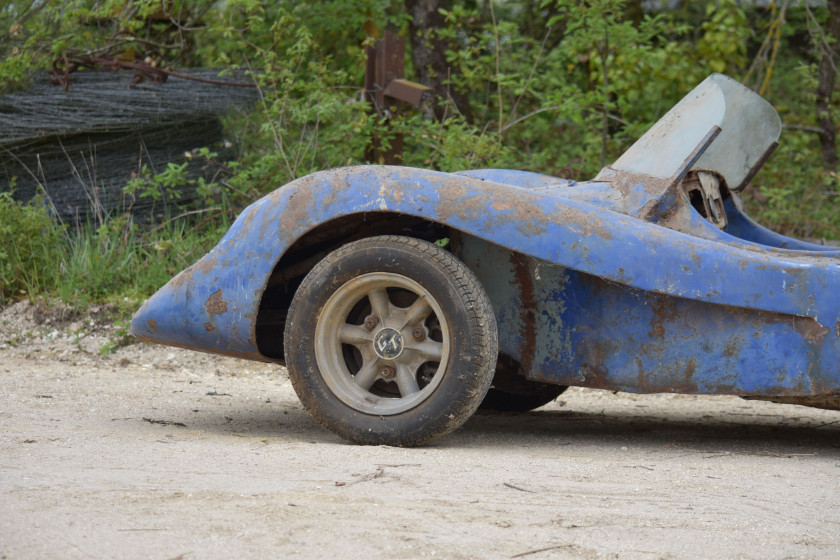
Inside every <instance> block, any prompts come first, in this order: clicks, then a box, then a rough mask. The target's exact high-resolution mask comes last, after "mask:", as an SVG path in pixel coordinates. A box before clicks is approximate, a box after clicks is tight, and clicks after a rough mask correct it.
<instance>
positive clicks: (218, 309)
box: [204, 289, 228, 315]
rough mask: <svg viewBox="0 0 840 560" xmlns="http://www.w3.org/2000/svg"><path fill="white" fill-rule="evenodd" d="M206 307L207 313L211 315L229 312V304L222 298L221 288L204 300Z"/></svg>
mask: <svg viewBox="0 0 840 560" xmlns="http://www.w3.org/2000/svg"><path fill="white" fill-rule="evenodd" d="M204 309H206V310H207V313H209V314H210V315H221V314H223V313H227V310H228V304H227V302H226V301H225V300H224V299H222V290H221V289H218V290H216V291H215V292H213V293H212V294H210V297H209V298H207V301H205V302H204Z"/></svg>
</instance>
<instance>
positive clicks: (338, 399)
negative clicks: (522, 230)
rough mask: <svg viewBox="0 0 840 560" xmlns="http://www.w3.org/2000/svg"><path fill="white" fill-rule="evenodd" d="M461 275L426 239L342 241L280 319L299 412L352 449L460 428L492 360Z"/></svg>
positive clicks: (482, 311) (477, 292)
mask: <svg viewBox="0 0 840 560" xmlns="http://www.w3.org/2000/svg"><path fill="white" fill-rule="evenodd" d="M497 347H498V342H497V332H496V323H495V318H494V315H493V309H492V307H491V305H490V302H489V300H488V298H487V295H486V294H485V292H484V290H483V288H482V287H481V285H480V284H479V282H478V280H477V279H476V278H475V276H474V275H473V274H472V272H471V271H470V270H469V269H468V268H467V267H466V266H465V265H464V264H463V263H461V262H460V261H459V260H458V259H456V258H455V257H454V256H453V255H452V254H450V253H448V252H447V251H444V250H443V249H441V248H440V247H437V246H436V245H434V244H431V243H428V242H426V241H422V240H418V239H413V238H409V237H399V236H381V237H373V238H368V239H362V240H359V241H355V242H353V243H349V244H347V245H345V246H343V247H341V248H340V249H337V250H336V251H334V252H333V253H331V254H329V255H328V256H327V257H325V258H324V259H323V260H322V261H321V262H320V263H318V264H317V265H316V266H315V268H313V269H312V271H311V272H310V273H309V274H308V275H307V276H306V278H305V279H304V280H303V282H302V284H301V286H300V288H298V291H297V293H296V294H295V296H294V299H293V301H292V304H291V307H290V308H289V314H288V317H287V320H286V332H285V348H286V366H287V368H288V370H289V377H290V379H291V381H292V385H293V386H294V388H295V391H296V392H297V394H298V396H299V397H300V400H301V402H302V403H303V405H304V406H305V407H306V409H307V410H308V411H309V412H310V413H311V414H312V415H313V416H314V417H315V418H316V419H317V420H318V421H319V422H320V423H321V424H323V425H324V426H326V427H327V428H328V429H330V430H332V431H333V432H335V433H337V434H339V435H340V436H342V437H344V438H346V439H349V440H351V441H354V442H357V443H364V444H388V445H420V444H422V443H425V442H426V441H428V440H430V439H431V438H434V437H437V436H440V435H443V434H446V433H448V432H450V431H452V430H454V429H455V428H457V427H459V426H460V425H461V424H463V423H464V422H465V421H466V420H467V418H469V417H470V416H471V415H472V413H473V412H475V410H476V408H478V405H479V404H480V403H481V401H482V399H483V398H484V396H485V394H486V393H487V390H488V388H489V386H490V383H491V381H492V379H493V372H494V369H495V360H496V354H497Z"/></svg>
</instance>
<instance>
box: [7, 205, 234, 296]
mask: <svg viewBox="0 0 840 560" xmlns="http://www.w3.org/2000/svg"><path fill="white" fill-rule="evenodd" d="M227 226H228V224H227V222H226V220H225V219H224V217H221V218H220V219H217V220H216V221H213V222H205V223H203V224H202V225H201V226H200V227H195V225H194V224H193V223H192V222H191V221H190V219H189V216H185V217H182V218H176V219H172V220H169V221H166V222H164V224H162V225H160V226H158V227H145V228H141V227H140V226H138V225H137V224H136V223H135V222H134V220H133V219H132V218H131V216H130V215H128V214H126V215H121V216H116V217H106V218H103V219H101V220H100V223H99V224H98V225H97V224H94V223H90V222H89V223H87V224H86V225H83V226H81V227H80V228H78V229H70V228H67V227H66V226H64V225H62V224H60V223H58V222H57V221H56V220H55V219H54V218H53V217H52V215H51V214H50V211H49V210H48V209H47V207H46V206H45V204H44V201H43V200H42V199H39V198H36V199H33V200H32V201H29V202H26V203H24V202H19V201H16V200H14V199H13V198H12V197H11V195H10V194H9V193H0V306H2V305H5V304H8V303H10V302H12V301H17V300H20V299H23V298H28V299H30V300H34V299H37V298H47V299H50V298H57V299H60V300H61V301H64V302H65V303H68V304H70V305H74V306H79V307H82V308H85V307H88V306H90V305H91V304H96V303H111V304H114V305H115V306H116V307H117V308H118V309H123V310H124V311H125V312H126V313H128V312H129V310H130V309H133V308H134V307H136V305H137V304H138V303H139V302H140V301H141V300H143V299H144V298H146V297H148V296H149V295H151V294H152V293H153V292H154V291H155V290H157V289H158V288H159V287H160V286H162V285H163V284H164V283H165V282H166V281H167V280H169V279H170V278H171V277H172V276H174V275H175V274H177V273H178V272H179V271H180V270H182V269H184V268H185V267H187V266H188V265H189V264H191V263H192V262H194V261H196V260H197V259H198V258H199V257H200V256H201V255H203V254H204V253H206V252H207V251H208V250H209V249H210V248H211V247H212V246H213V245H214V244H215V243H216V241H217V240H218V239H219V238H220V237H221V235H222V233H223V231H224V230H226V229H227Z"/></svg>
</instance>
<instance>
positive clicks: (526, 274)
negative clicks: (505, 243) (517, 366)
mask: <svg viewBox="0 0 840 560" xmlns="http://www.w3.org/2000/svg"><path fill="white" fill-rule="evenodd" d="M510 262H511V264H512V265H513V273H514V276H515V278H516V284H518V286H519V290H520V293H521V298H520V302H521V303H522V308H521V309H520V311H519V321H520V326H519V336H520V338H521V339H522V342H521V343H520V348H519V355H520V363H521V364H522V371H524V372H530V371H531V366H532V365H533V363H534V355H535V354H536V351H537V318H536V315H535V313H536V310H537V300H536V296H535V295H534V282H533V281H532V280H531V271H530V270H529V269H528V259H526V258H525V257H524V256H522V255H521V254H519V253H513V252H512V253H511V254H510Z"/></svg>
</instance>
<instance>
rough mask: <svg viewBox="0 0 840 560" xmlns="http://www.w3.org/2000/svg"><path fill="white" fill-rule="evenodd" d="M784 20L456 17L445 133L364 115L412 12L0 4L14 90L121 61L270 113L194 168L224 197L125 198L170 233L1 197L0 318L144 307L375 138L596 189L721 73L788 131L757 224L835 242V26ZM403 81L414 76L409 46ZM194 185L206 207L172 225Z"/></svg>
mask: <svg viewBox="0 0 840 560" xmlns="http://www.w3.org/2000/svg"><path fill="white" fill-rule="evenodd" d="M661 4H663V5H664V4H667V3H661ZM777 4H778V3H771V4H770V5H769V6H768V7H767V8H763V7H760V6H757V5H754V4H750V3H744V2H740V1H738V0H707V1H705V2H681V3H679V5H678V7H677V8H674V9H670V8H661V9H659V10H652V9H648V10H647V11H645V10H642V9H640V8H639V6H640V3H639V2H628V1H622V0H619V1H613V0H511V1H505V2H500V1H498V0H495V1H491V2H455V1H453V2H446V3H442V4H441V5H445V6H446V9H445V10H442V11H441V14H442V15H443V16H444V18H445V23H444V26H443V28H439V29H435V30H429V31H428V33H429V36H431V35H432V34H435V35H436V36H438V37H441V38H443V39H446V40H447V41H448V44H449V45H451V48H450V49H449V50H448V51H447V52H446V58H447V61H448V63H449V65H450V73H449V75H448V76H446V84H447V86H448V87H450V88H451V89H452V91H457V92H461V93H464V95H463V96H459V99H463V101H459V102H461V103H463V105H462V106H461V107H456V106H455V105H454V103H452V102H451V100H447V99H442V100H439V102H440V103H441V104H442V105H443V106H444V111H443V118H440V114H439V113H437V112H434V111H432V110H431V109H430V108H428V107H421V108H419V109H413V108H409V107H400V108H397V107H388V108H387V109H388V111H387V112H384V111H383V112H380V113H375V112H374V111H372V109H371V107H370V106H369V105H368V104H367V103H366V102H365V101H364V94H363V92H362V84H363V74H364V68H365V59H366V54H365V46H366V45H369V44H371V38H370V37H367V34H368V33H372V32H373V33H375V32H377V30H382V29H384V28H385V27H386V26H391V28H392V29H394V30H396V31H398V32H400V33H402V34H403V35H405V34H406V32H407V28H408V25H407V17H409V16H408V14H406V13H405V9H404V7H403V4H402V3H401V2H396V1H393V0H361V1H358V0H320V1H315V2H306V3H301V2H294V1H292V0H280V1H276V2H268V1H266V0H226V1H224V2H218V1H216V0H195V1H191V2H185V1H184V0H61V1H59V0H38V1H35V0H10V1H9V2H7V3H6V4H5V5H4V6H3V7H0V36H2V37H3V40H2V41H0V91H4V90H5V91H8V90H11V89H16V88H21V87H25V85H26V83H27V81H28V80H29V79H31V78H30V76H31V75H32V74H31V73H32V71H35V70H45V69H48V68H50V67H51V66H52V64H53V63H54V61H56V60H57V59H61V57H64V56H70V57H72V56H79V57H81V56H89V55H97V54H107V55H109V56H118V57H122V58H125V59H129V58H131V59H133V58H141V59H149V60H152V61H154V62H155V63H156V64H159V65H163V66H168V67H184V66H216V67H220V68H221V69H223V70H232V71H238V72H245V73H247V75H248V76H249V78H250V79H251V80H253V82H254V83H255V84H256V85H257V87H258V88H259V93H260V101H259V103H258V105H257V107H256V109H255V111H254V112H253V113H251V114H247V115H235V116H231V117H229V120H228V122H227V131H228V135H229V138H230V139H231V140H232V141H233V142H234V145H235V146H236V147H237V149H238V150H239V155H238V157H237V158H236V160H235V161H230V162H219V161H217V159H218V155H217V154H215V153H213V152H211V151H210V150H209V149H208V148H202V149H199V150H197V151H195V152H194V153H192V154H190V156H189V157H191V158H198V159H200V160H202V161H203V162H207V163H208V164H209V163H211V162H212V163H213V165H214V166H216V167H217V168H221V171H220V172H219V173H218V174H217V175H216V176H215V178H214V179H213V180H205V179H194V178H192V177H191V176H188V175H187V166H186V164H183V163H170V164H169V165H167V167H166V169H164V170H162V171H161V172H159V173H153V172H152V171H150V170H149V169H143V170H141V171H140V172H139V174H138V175H137V176H135V177H134V178H133V179H132V180H131V181H129V183H128V184H127V185H126V188H125V190H126V193H127V194H129V195H132V196H135V197H143V198H147V199H151V200H153V201H154V202H155V204H156V205H160V206H162V211H163V213H164V215H165V216H166V221H165V222H164V223H162V224H148V225H145V226H143V227H139V226H138V225H136V224H134V222H133V221H132V220H131V219H130V218H128V217H119V216H116V217H102V218H100V221H99V222H98V223H97V224H95V225H90V226H87V227H86V228H81V229H80V230H73V231H68V230H66V229H64V228H63V227H61V226H59V225H57V224H55V223H54V222H53V221H52V220H51V218H50V217H49V213H48V212H47V210H46V209H45V207H44V206H43V201H42V200H36V201H33V202H32V203H30V204H21V203H18V202H15V201H13V200H12V199H11V198H10V196H9V195H2V196H0V218H2V219H0V302H2V301H5V300H8V299H13V298H17V297H20V296H21V295H23V293H26V294H27V295H33V294H38V293H45V292H48V293H57V294H60V295H61V297H63V298H65V299H67V300H70V301H98V300H101V299H103V298H109V297H110V298H113V297H114V295H115V294H116V295H117V297H129V298H140V297H144V296H145V295H147V294H149V293H150V292H152V291H154V290H155V289H156V288H157V287H159V286H160V284H162V283H163V282H164V281H165V280H167V279H168V278H169V277H171V276H172V275H173V274H175V273H176V272H177V271H179V270H180V269H182V268H183V267H184V266H186V265H187V264H189V263H190V262H191V261H193V260H194V259H196V258H198V257H199V256H200V255H201V254H202V253H203V252H204V251H205V250H206V249H208V248H209V247H210V246H212V245H213V243H214V242H215V240H216V239H218V237H219V236H220V235H221V232H222V231H224V230H225V229H226V227H227V226H228V225H229V223H230V220H231V219H232V218H233V216H234V215H235V214H236V213H237V212H238V211H239V209H241V208H242V207H244V206H245V205H246V204H248V203H249V202H251V201H253V200H254V199H256V198H257V197H259V196H261V195H263V194H265V193H266V192H268V191H271V190H273V189H275V188H277V187H279V186H281V185H283V184H285V183H287V182H288V181H290V180H293V179H295V178H297V177H300V176H302V175H305V174H307V173H310V172H312V171H316V170H321V169H325V168H329V167H334V166H342V165H353V164H364V163H371V162H368V161H367V158H368V157H369V155H370V152H369V150H368V148H369V146H370V145H371V143H372V142H373V140H374V139H376V141H377V142H379V144H380V146H381V147H383V148H387V147H388V146H389V145H391V144H392V143H394V142H396V141H397V140H398V138H399V139H401V141H402V158H403V163H404V164H405V165H411V166H418V167H427V168H434V169H440V170H444V171H454V170H458V169H464V168H479V167H506V168H514V169H517V168H518V169H527V170H533V171H539V172H543V173H549V174H554V175H560V176H565V177H571V178H578V179H587V178H589V177H592V176H593V175H594V174H596V173H597V172H598V171H599V169H600V168H601V166H602V165H604V164H605V163H609V162H610V161H612V160H613V159H614V158H615V157H616V156H618V155H619V154H620V153H622V152H623V151H624V150H625V149H626V148H627V147H628V146H629V145H630V144H631V143H632V142H633V141H634V140H635V139H637V138H638V137H639V136H640V135H641V134H642V133H643V132H644V131H645V130H646V129H647V128H648V127H649V126H650V125H651V124H652V123H653V122H655V121H656V120H657V119H658V118H659V117H661V116H662V114H663V113H664V112H665V111H666V110H667V109H668V108H670V107H671V106H672V105H673V104H674V103H675V102H676V101H677V100H678V99H679V98H680V97H682V95H684V94H685V92H687V91H688V90H690V89H691V88H692V87H693V86H694V85H695V84H697V83H698V82H699V81H700V80H702V79H703V78H704V77H705V76H706V75H707V74H708V73H709V72H713V71H714V72H724V73H727V74H729V75H731V76H733V77H735V78H739V79H744V80H749V81H748V83H749V85H756V87H759V85H761V87H766V88H767V90H766V95H767V97H768V99H769V100H770V101H771V102H772V103H773V104H774V105H775V106H776V107H777V108H778V109H779V112H780V114H781V116H782V119H783V122H784V123H785V124H786V125H787V128H786V129H785V130H784V133H783V136H782V138H781V141H780V147H779V149H778V151H777V153H776V154H775V156H774V157H773V158H772V159H771V160H770V162H769V163H768V164H767V166H766V168H765V170H764V171H763V172H762V173H760V174H759V175H758V176H757V177H756V179H755V180H754V188H753V189H752V190H751V191H750V193H748V194H747V195H746V197H745V199H746V202H747V204H748V206H749V208H750V211H751V213H752V214H753V215H755V216H757V217H758V219H759V220H760V221H762V222H764V223H765V224H767V225H768V226H770V227H773V228H775V229H777V230H779V231H781V232H782V233H786V234H795V235H801V236H807V237H827V238H835V239H836V238H838V237H840V214H838V213H836V212H834V211H832V210H833V208H836V204H837V201H838V196H840V195H838V183H840V179H838V176H837V174H836V173H835V172H834V170H830V169H824V168H823V165H822V161H821V155H820V146H819V141H818V137H817V135H816V134H815V132H814V129H815V126H816V124H817V123H816V111H815V96H814V92H815V90H816V85H817V63H818V61H819V58H820V53H821V51H820V48H822V47H824V46H825V44H830V43H831V41H830V40H829V39H827V38H826V36H825V33H824V32H823V31H822V30H823V29H824V28H825V27H826V22H827V19H828V17H829V12H828V10H827V9H826V8H825V7H821V6H817V7H812V6H807V5H805V4H804V3H786V4H784V5H785V6H787V11H786V12H784V13H783V12H782V11H780V10H781V8H780V6H779V5H777ZM336 14H339V15H338V16H337V15H336ZM768 41H769V42H768ZM773 41H775V42H773ZM771 47H772V48H771ZM406 68H407V71H408V75H407V76H406V77H407V78H409V79H412V78H415V79H416V76H415V75H414V74H413V73H412V72H413V66H412V61H411V51H410V42H409V43H408V52H407V59H406ZM837 109H838V106H837V104H836V103H835V105H834V106H833V107H832V110H833V113H832V118H833V119H834V122H835V123H836V122H838V119H840V112H838V110H837ZM436 114H437V115H438V116H437V117H435V115H436ZM373 163H375V162H373ZM185 188H189V189H192V190H195V192H196V194H197V195H198V200H197V201H196V202H195V203H194V205H193V206H184V205H183V204H181V205H180V206H178V207H177V209H176V207H175V206H174V205H173V203H177V202H179V201H178V198H179V196H180V193H181V192H182V191H183V190H184V189H185ZM179 212H180V213H181V214H179ZM56 271H60V274H56ZM59 277H60V278H61V281H60V282H59V281H58V280H57V279H58V278H59Z"/></svg>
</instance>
